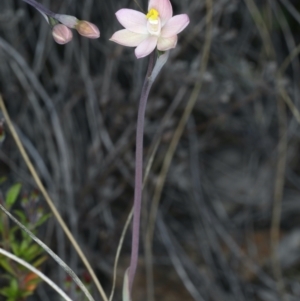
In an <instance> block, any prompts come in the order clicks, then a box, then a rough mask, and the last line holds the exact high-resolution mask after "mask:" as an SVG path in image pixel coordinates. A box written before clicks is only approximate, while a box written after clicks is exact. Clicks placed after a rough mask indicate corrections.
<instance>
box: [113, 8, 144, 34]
mask: <svg viewBox="0 0 300 301" xmlns="http://www.w3.org/2000/svg"><path fill="white" fill-rule="evenodd" d="M116 17H117V19H118V21H119V22H120V23H121V24H122V25H123V26H124V27H125V28H126V29H128V30H130V31H132V32H135V33H140V34H147V18H146V15H144V14H143V13H141V12H139V11H136V10H133V9H126V8H123V9H120V10H118V11H117V12H116Z"/></svg>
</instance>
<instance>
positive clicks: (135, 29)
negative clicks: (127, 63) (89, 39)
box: [110, 0, 190, 58]
mask: <svg viewBox="0 0 300 301" xmlns="http://www.w3.org/2000/svg"><path fill="white" fill-rule="evenodd" d="M116 16H117V19H118V21H119V22H120V23H121V24H122V25H123V26H124V27H125V29H122V30H119V31H117V32H115V33H114V34H113V36H112V37H111V38H110V40H111V41H113V42H116V43H118V44H121V45H124V46H128V47H136V49H135V55H136V57H137V58H142V57H145V56H147V55H148V54H150V53H151V52H152V51H153V50H154V49H155V47H157V49H158V50H160V51H167V50H169V49H171V48H175V46H176V44H177V34H178V33H180V32H181V31H182V30H183V29H184V28H185V27H186V26H187V25H188V24H189V22H190V20H189V17H188V16H187V15H186V14H182V15H177V16H174V17H172V16H173V10H172V5H171V3H170V0H150V1H149V5H148V13H147V15H145V14H143V13H141V12H138V11H136V10H132V9H120V10H119V11H117V12H116Z"/></svg>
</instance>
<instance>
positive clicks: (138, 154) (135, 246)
mask: <svg viewBox="0 0 300 301" xmlns="http://www.w3.org/2000/svg"><path fill="white" fill-rule="evenodd" d="M153 62H154V52H152V54H151V55H150V59H149V65H148V71H147V75H146V78H145V81H144V85H143V89H142V94H141V98H140V103H139V111H138V120H137V128H136V151H135V186H134V204H133V206H134V209H133V228H132V245H131V259H130V270H129V288H130V291H131V289H132V284H133V280H134V276H135V272H136V267H137V261H138V252H139V236H140V215H141V203H142V182H143V141H144V123H145V111H146V104H147V100H148V95H149V92H150V89H151V86H152V83H153V80H152V78H151V73H152V70H153Z"/></svg>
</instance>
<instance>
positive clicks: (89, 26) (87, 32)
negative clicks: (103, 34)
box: [75, 21, 100, 39]
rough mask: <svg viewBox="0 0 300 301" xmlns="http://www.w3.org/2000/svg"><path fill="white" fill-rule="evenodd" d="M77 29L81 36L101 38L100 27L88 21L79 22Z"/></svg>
mask: <svg viewBox="0 0 300 301" xmlns="http://www.w3.org/2000/svg"><path fill="white" fill-rule="evenodd" d="M75 29H76V30H77V31H78V33H79V34H80V35H82V36H84V37H87V38H90V39H98V38H99V37H100V31H99V29H98V27H97V26H96V25H95V24H93V23H90V22H88V21H79V22H78V23H77V24H76V26H75Z"/></svg>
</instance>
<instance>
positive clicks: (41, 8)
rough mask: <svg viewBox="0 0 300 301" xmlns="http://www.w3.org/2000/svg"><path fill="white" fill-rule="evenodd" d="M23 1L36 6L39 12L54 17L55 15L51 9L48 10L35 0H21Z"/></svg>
mask: <svg viewBox="0 0 300 301" xmlns="http://www.w3.org/2000/svg"><path fill="white" fill-rule="evenodd" d="M23 1H24V2H26V3H28V4H29V5H31V6H33V7H34V8H36V9H37V10H38V11H40V12H41V13H44V14H46V15H48V16H50V17H54V16H55V13H54V12H52V11H51V10H49V9H48V8H46V7H45V6H44V5H42V4H41V3H38V2H36V1H35V0H23Z"/></svg>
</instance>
